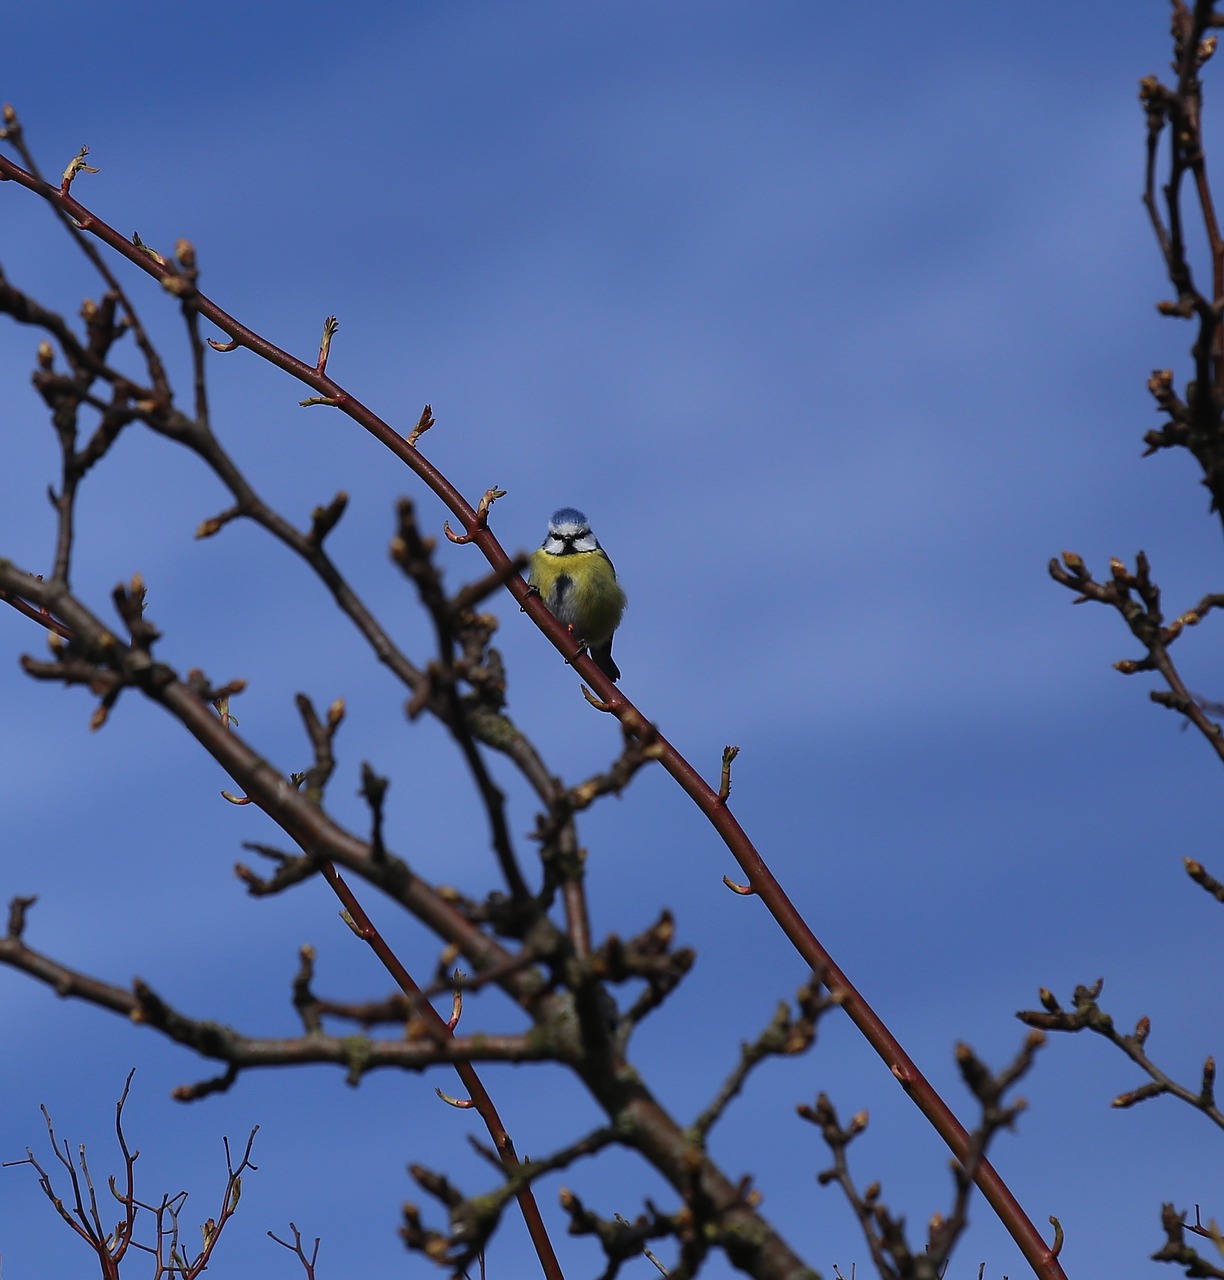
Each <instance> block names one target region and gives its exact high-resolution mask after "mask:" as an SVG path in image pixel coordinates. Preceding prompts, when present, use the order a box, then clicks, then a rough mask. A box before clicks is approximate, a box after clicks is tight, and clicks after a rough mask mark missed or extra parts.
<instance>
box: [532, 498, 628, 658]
mask: <svg viewBox="0 0 1224 1280" xmlns="http://www.w3.org/2000/svg"><path fill="white" fill-rule="evenodd" d="M527 581H528V582H529V583H530V584H531V585H532V586H533V587H535V589H536V590H537V591H538V592H539V593H540V598H541V599H542V600H543V601H544V603H545V604H546V605H547V606H548V610H549V612H550V613H551V614H552V615H553V617H554V618H556V619H557V621H558V622H561V623H564V624H565V625H566V626H567V627H569V629H570V630H571V631H572V632H573V633H574V634H575V636H577V638H578V640H579V642H580V643H581V644H583V645H585V646H586V647H587V649H588V650H590V654H591V657H592V658H593V659H594V660H595V665H596V666H597V667H598V668H599V669H600V671H602V672H603V673H604V675H606V676H607V677H608V679H609V680H619V679H620V670H619V669H618V668H617V665H616V663H615V662H613V661H612V633H613V632H614V631H615V630H616V628H617V627H619V626H620V620H621V617H622V615H623V614H624V612H625V593H624V591H623V590H622V589H621V585H620V583H619V582H617V580H616V570H615V569H614V568H613V567H612V561H611V560H609V559H608V556H607V553H606V552H605V551H604V549H603V547H601V546H600V545H599V539H598V538H597V537H596V536H595V535H594V534H593V533H592V532H591V526H590V525H589V524H587V518H586V516H584V515H583V514H582V512H581V511H575V510H574V508H573V507H562V508H561V509H560V510H559V511H554V512H553V518H552V519H551V520H550V521H549V522H548V537H547V538H545V539H544V545H543V546H542V547H540V549H539V550H538V551H533V552H532V553H531V561H530V564H529V566H528V570H527Z"/></svg>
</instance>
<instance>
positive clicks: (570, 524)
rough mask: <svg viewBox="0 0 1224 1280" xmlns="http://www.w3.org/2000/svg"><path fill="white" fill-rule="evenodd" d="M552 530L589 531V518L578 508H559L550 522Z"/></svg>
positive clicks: (549, 525)
mask: <svg viewBox="0 0 1224 1280" xmlns="http://www.w3.org/2000/svg"><path fill="white" fill-rule="evenodd" d="M548 527H549V528H550V529H564V528H572V529H587V528H590V526H589V525H588V524H587V518H586V516H584V515H583V514H582V512H581V511H579V510H578V508H577V507H559V508H558V509H557V510H556V511H554V512H553V514H552V519H551V520H550V521H549V522H548Z"/></svg>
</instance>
